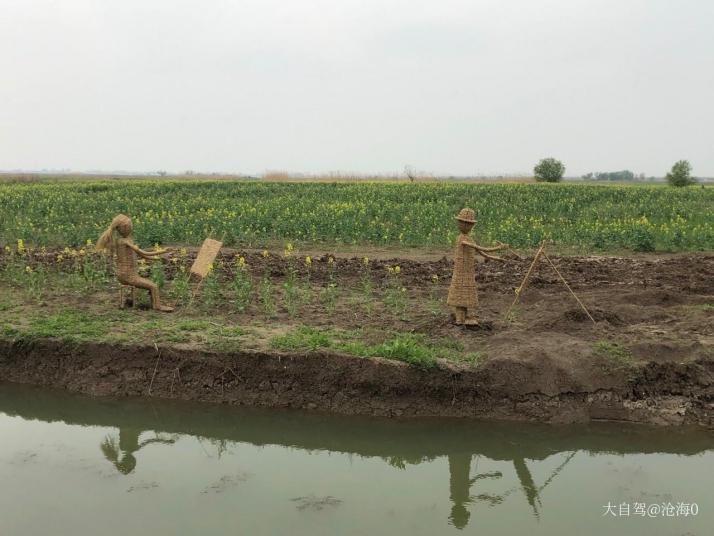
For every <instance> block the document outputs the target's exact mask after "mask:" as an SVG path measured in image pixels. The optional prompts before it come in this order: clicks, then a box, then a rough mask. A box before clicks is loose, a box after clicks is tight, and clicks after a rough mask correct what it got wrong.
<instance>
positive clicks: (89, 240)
mask: <svg viewBox="0 0 714 536" xmlns="http://www.w3.org/2000/svg"><path fill="white" fill-rule="evenodd" d="M93 245H94V242H92V239H91V238H87V247H88V248H91V247H92V246H93Z"/></svg>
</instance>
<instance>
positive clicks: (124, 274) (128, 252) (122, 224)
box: [97, 214, 174, 313]
mask: <svg viewBox="0 0 714 536" xmlns="http://www.w3.org/2000/svg"><path fill="white" fill-rule="evenodd" d="M132 230H133V227H132V225H131V218H130V217H129V216H125V215H124V214H119V215H118V216H117V217H116V218H114V219H113V220H112V223H111V224H110V225H109V228H108V229H107V230H106V231H104V233H103V234H102V236H100V237H99V240H97V251H110V252H111V253H115V254H116V256H117V278H118V279H119V282H120V283H121V284H122V285H128V286H130V287H136V288H144V289H146V290H148V291H149V292H150V293H151V307H152V308H153V309H155V310H157V311H163V312H165V313H170V312H171V311H173V310H174V309H173V307H168V306H166V305H161V298H160V297H159V287H158V285H157V284H156V283H154V282H153V281H151V280H150V279H146V278H144V277H141V276H140V275H139V270H138V269H137V265H136V256H137V255H139V256H140V257H142V258H144V259H156V257H158V256H159V255H162V254H164V253H166V252H167V251H169V250H168V249H157V250H155V251H144V250H143V249H141V248H139V246H137V245H136V244H135V243H134V239H133V238H132ZM114 231H118V232H119V237H120V238H119V239H118V240H115V239H114Z"/></svg>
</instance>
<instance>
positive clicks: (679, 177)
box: [666, 160, 695, 187]
mask: <svg viewBox="0 0 714 536" xmlns="http://www.w3.org/2000/svg"><path fill="white" fill-rule="evenodd" d="M691 173H692V166H691V164H690V163H689V160H680V161H679V162H675V164H674V165H673V166H672V170H671V171H670V172H669V173H667V176H666V179H667V182H668V183H669V184H670V185H671V186H677V187H679V186H689V185H690V184H694V182H695V181H694V179H693V178H692V175H691Z"/></svg>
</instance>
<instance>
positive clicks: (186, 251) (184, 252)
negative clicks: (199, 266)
mask: <svg viewBox="0 0 714 536" xmlns="http://www.w3.org/2000/svg"><path fill="white" fill-rule="evenodd" d="M179 255H181V256H182V257H187V256H188V250H187V249H186V248H181V249H179Z"/></svg>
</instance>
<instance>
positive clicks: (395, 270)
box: [394, 265, 402, 274]
mask: <svg viewBox="0 0 714 536" xmlns="http://www.w3.org/2000/svg"><path fill="white" fill-rule="evenodd" d="M401 271H402V269H401V268H400V267H399V265H397V266H395V267H394V273H395V274H398V273H400V272H401Z"/></svg>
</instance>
